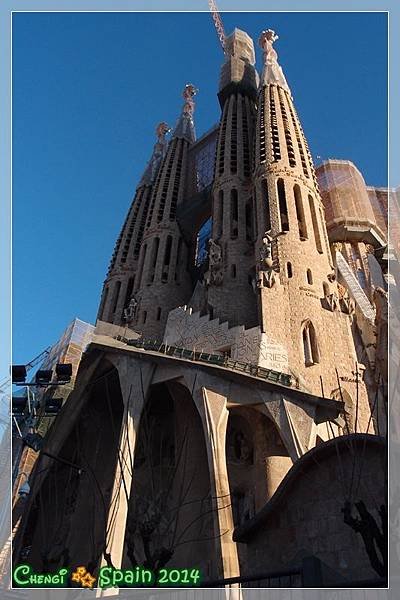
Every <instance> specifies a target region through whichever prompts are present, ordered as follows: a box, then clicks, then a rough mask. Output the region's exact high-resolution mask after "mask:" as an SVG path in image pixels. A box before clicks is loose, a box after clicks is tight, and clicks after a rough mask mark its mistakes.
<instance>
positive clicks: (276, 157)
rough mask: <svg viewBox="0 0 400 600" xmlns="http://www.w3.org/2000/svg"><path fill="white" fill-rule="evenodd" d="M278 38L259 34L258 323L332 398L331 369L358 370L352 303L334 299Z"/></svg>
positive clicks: (314, 387)
mask: <svg viewBox="0 0 400 600" xmlns="http://www.w3.org/2000/svg"><path fill="white" fill-rule="evenodd" d="M276 39H277V36H276V35H275V33H274V32H273V31H272V30H268V31H264V32H262V34H261V37H260V40H259V43H260V45H261V47H262V48H263V50H264V67H263V72H262V77H261V82H260V87H259V92H258V115H257V128H256V143H255V161H254V185H255V189H256V207H257V242H256V264H257V286H258V290H259V292H258V302H259V309H260V310H259V312H260V326H261V328H262V331H263V332H264V333H265V334H266V335H267V337H268V339H269V341H271V342H272V343H277V344H281V345H282V346H284V347H285V348H286V350H287V353H288V357H289V365H290V367H291V369H292V370H294V371H295V372H296V373H297V374H299V375H300V377H301V378H302V379H303V380H304V382H305V385H306V386H307V388H308V389H309V390H310V391H312V392H313V393H321V392H322V391H324V393H325V394H326V395H328V396H329V395H331V394H332V393H333V392H334V390H337V388H338V380H337V375H336V372H335V367H336V368H337V369H338V372H339V373H340V374H341V376H344V377H345V380H348V381H351V380H353V382H354V377H353V375H352V372H353V371H356V370H357V369H358V367H357V366H356V363H357V359H356V354H355V348H354V343H353V339H352V333H351V325H350V318H349V313H351V312H352V306H351V302H350V300H349V298H348V297H346V295H344V296H343V297H342V298H340V297H339V291H338V286H337V282H336V276H335V270H334V265H333V261H332V256H331V252H330V247H329V242H328V236H327V231H326V224H325V217H324V208H323V205H322V201H321V197H320V194H319V190H318V185H317V181H316V177H315V172H314V167H313V162H312V158H311V154H310V152H309V149H308V145H307V141H306V138H305V136H304V133H303V130H302V127H301V124H300V121H299V118H298V116H297V113H296V110H295V107H294V104H293V98H292V94H291V92H290V89H289V86H288V84H287V82H286V79H285V76H284V74H283V71H282V68H281V67H280V66H279V64H278V60H277V53H276V51H275V50H274V48H273V43H274V41H275V40H276ZM360 368H361V367H360ZM321 384H322V387H323V388H324V390H322V387H321ZM348 386H350V387H351V388H354V383H348ZM361 387H362V385H361ZM364 391H365V390H364ZM354 395H355V389H351V392H350V396H351V397H352V398H353V399H354Z"/></svg>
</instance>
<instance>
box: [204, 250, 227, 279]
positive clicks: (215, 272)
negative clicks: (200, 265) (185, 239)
mask: <svg viewBox="0 0 400 600" xmlns="http://www.w3.org/2000/svg"><path fill="white" fill-rule="evenodd" d="M204 280H205V283H206V285H211V284H214V285H221V284H222V281H223V271H222V248H221V246H220V245H219V244H217V242H215V241H214V240H213V239H211V238H210V239H209V240H208V271H207V273H206V274H205V275H204Z"/></svg>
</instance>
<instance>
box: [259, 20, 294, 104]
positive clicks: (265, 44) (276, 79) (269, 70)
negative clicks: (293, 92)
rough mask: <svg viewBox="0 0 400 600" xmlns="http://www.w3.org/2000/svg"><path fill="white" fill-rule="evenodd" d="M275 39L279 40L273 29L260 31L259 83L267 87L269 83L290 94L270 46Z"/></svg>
mask: <svg viewBox="0 0 400 600" xmlns="http://www.w3.org/2000/svg"><path fill="white" fill-rule="evenodd" d="M277 39H279V36H278V35H277V34H276V33H275V31H274V30H273V29H266V30H265V31H262V32H261V35H260V37H259V39H258V43H259V45H260V46H261V48H262V49H263V50H264V69H263V74H262V77H261V81H260V83H261V85H268V84H269V83H273V84H275V85H279V86H280V87H282V88H283V89H285V90H286V91H287V92H289V94H290V89H289V86H288V84H287V82H286V79H285V76H284V74H283V71H282V67H280V65H279V64H278V54H277V52H276V50H275V49H274V47H273V45H272V44H273V43H274V42H276V40H277Z"/></svg>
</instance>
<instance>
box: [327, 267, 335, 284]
mask: <svg viewBox="0 0 400 600" xmlns="http://www.w3.org/2000/svg"><path fill="white" fill-rule="evenodd" d="M327 279H328V281H330V282H331V283H333V282H334V281H336V273H335V271H334V269H332V271H331V272H330V273H329V274H328V275H327Z"/></svg>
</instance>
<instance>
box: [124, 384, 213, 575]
mask: <svg viewBox="0 0 400 600" xmlns="http://www.w3.org/2000/svg"><path fill="white" fill-rule="evenodd" d="M136 448H137V449H136V452H135V460H134V464H133V485H132V492H131V496H130V500H129V509H128V519H127V528H126V535H125V551H124V560H123V568H132V566H136V564H139V565H141V564H147V565H148V566H149V568H154V569H156V568H161V567H163V566H164V565H166V566H168V568H170V567H178V568H179V567H181V568H184V567H186V566H187V565H188V564H196V565H198V566H199V567H200V568H203V569H206V570H207V563H209V562H210V564H212V561H213V558H214V554H215V550H214V548H215V541H214V540H213V531H214V524H213V510H212V493H211V483H210V473H209V468H208V459H207V447H206V443H205V438H204V433H203V425H202V421H201V417H200V414H199V412H198V410H197V407H196V405H195V403H194V401H193V398H192V395H191V393H190V391H189V389H188V388H187V387H186V386H185V385H184V384H182V383H180V382H178V381H176V380H172V381H168V382H163V383H158V384H155V385H153V386H151V388H150V390H149V394H148V398H147V401H146V404H145V407H144V409H143V411H142V415H141V418H140V422H139V426H138V435H137V446H136ZM189 541H190V543H188V542H189ZM205 557H206V558H205Z"/></svg>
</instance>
